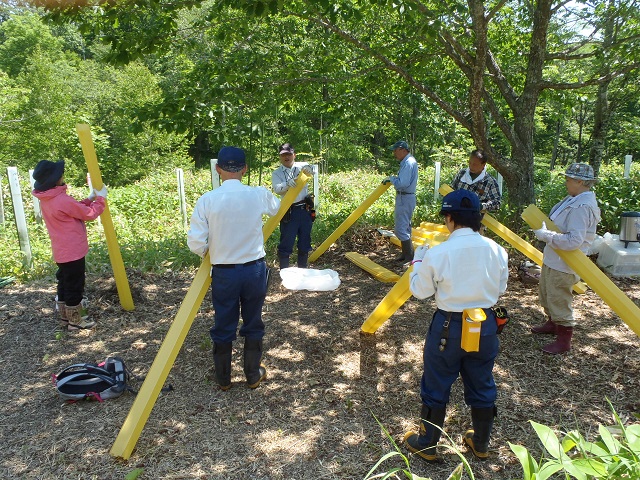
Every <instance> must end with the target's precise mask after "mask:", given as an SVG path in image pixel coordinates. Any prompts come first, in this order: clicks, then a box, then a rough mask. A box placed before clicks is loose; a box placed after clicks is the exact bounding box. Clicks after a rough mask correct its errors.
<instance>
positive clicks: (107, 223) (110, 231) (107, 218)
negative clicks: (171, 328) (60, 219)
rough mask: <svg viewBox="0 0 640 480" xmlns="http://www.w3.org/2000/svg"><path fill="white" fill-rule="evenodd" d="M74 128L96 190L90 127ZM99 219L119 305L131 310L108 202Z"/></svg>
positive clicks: (97, 180)
mask: <svg viewBox="0 0 640 480" xmlns="http://www.w3.org/2000/svg"><path fill="white" fill-rule="evenodd" d="M76 130H77V131H78V137H79V138H80V145H82V153H83V154H84V158H85V161H86V162H87V170H89V175H91V183H92V184H93V187H94V188H95V189H96V190H100V189H101V188H102V185H103V183H102V175H101V174H100V166H99V165H98V157H97V156H96V150H95V148H94V147H93V140H92V138H91V129H90V128H89V125H86V124H83V123H81V124H78V125H76ZM105 203H106V202H105ZM100 219H101V221H102V228H103V229H104V236H105V238H106V240H107V250H108V251H109V259H110V260H111V268H112V269H113V276H114V278H115V280H116V289H117V290H118V297H119V299H120V305H122V308H124V309H125V310H133V309H134V306H133V298H132V297H131V289H130V288H129V280H128V279H127V272H126V270H125V268H124V262H123V261H122V254H121V253H120V246H119V245H118V238H117V237H116V231H115V229H114V228H113V220H112V219H111V212H110V211H109V204H108V203H106V206H105V207H104V212H102V214H101V215H100Z"/></svg>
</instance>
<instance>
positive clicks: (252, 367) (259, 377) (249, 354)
mask: <svg viewBox="0 0 640 480" xmlns="http://www.w3.org/2000/svg"><path fill="white" fill-rule="evenodd" d="M260 360H262V340H252V339H249V338H245V339H244V375H245V377H247V385H248V386H249V388H258V386H259V385H260V382H262V381H263V380H264V379H265V378H267V369H266V368H264V366H263V365H262V364H261V363H260Z"/></svg>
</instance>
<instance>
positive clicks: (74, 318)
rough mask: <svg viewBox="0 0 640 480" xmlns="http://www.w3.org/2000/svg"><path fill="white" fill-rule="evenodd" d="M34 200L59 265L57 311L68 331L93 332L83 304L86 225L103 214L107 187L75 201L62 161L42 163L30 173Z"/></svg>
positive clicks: (87, 247) (43, 161)
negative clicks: (68, 187)
mask: <svg viewBox="0 0 640 480" xmlns="http://www.w3.org/2000/svg"><path fill="white" fill-rule="evenodd" d="M33 178H34V180H35V183H34V190H33V192H32V194H33V196H34V197H36V198H37V199H38V200H40V208H41V210H42V217H43V218H44V223H45V225H46V226H47V231H48V232H49V237H50V238H51V250H52V252H53V260H54V261H55V262H56V264H57V265H58V271H57V272H56V279H57V280H58V289H57V296H56V308H57V310H58V313H59V318H60V320H61V321H62V322H63V323H65V324H66V325H67V328H68V329H69V330H78V329H85V328H93V327H94V326H95V324H96V323H95V322H94V321H93V320H91V319H90V318H89V315H88V313H87V310H86V308H85V305H84V302H83V294H84V284H85V256H86V255H87V253H88V252H89V242H88V240H87V228H86V226H85V223H84V222H86V221H88V220H95V219H96V218H98V217H99V216H100V214H101V213H102V212H103V211H104V209H105V206H106V203H105V198H106V197H107V187H104V186H103V187H102V189H100V190H95V189H94V190H93V192H91V194H90V195H89V197H88V198H86V199H84V200H82V201H77V200H75V199H74V198H73V197H71V196H70V195H69V194H68V193H67V185H65V183H64V160H60V161H59V162H50V161H49V160H41V161H40V162H38V165H36V168H35V169H34V171H33Z"/></svg>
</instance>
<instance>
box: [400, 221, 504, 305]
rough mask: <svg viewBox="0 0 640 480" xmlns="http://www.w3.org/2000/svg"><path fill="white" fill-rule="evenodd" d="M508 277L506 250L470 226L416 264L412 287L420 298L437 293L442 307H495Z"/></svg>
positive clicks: (412, 291)
mask: <svg viewBox="0 0 640 480" xmlns="http://www.w3.org/2000/svg"><path fill="white" fill-rule="evenodd" d="M508 277H509V265H508V256H507V252H506V250H505V249H504V248H502V247H501V246H500V245H498V244H497V243H496V242H494V241H493V240H491V239H489V238H486V237H483V236H482V235H480V234H479V233H477V232H474V231H473V230H472V229H470V228H460V229H458V230H454V231H453V232H451V235H449V238H448V239H447V241H446V242H443V243H441V244H439V245H436V246H435V247H433V248H430V249H429V250H427V252H426V254H425V256H424V258H423V259H422V262H420V263H416V264H415V265H414V267H413V272H411V276H410V282H411V283H410V289H411V293H412V294H413V296H414V297H416V298H420V299H422V298H428V297H430V296H431V295H435V301H436V305H437V306H438V308H439V309H441V310H444V311H446V312H462V310H464V309H466V308H490V307H493V306H494V305H495V304H496V302H497V301H498V298H499V297H500V295H502V294H503V293H504V292H505V291H506V289H507V279H508Z"/></svg>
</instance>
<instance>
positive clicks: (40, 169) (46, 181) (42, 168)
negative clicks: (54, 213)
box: [33, 160, 64, 192]
mask: <svg viewBox="0 0 640 480" xmlns="http://www.w3.org/2000/svg"><path fill="white" fill-rule="evenodd" d="M62 175H64V160H60V161H58V162H51V161H49V160H40V161H39V162H38V164H37V165H36V168H34V169H33V179H34V180H35V181H34V183H33V188H35V189H36V190H39V191H41V192H43V191H45V190H49V189H50V188H53V187H55V186H56V183H58V180H60V179H61V178H62Z"/></svg>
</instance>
